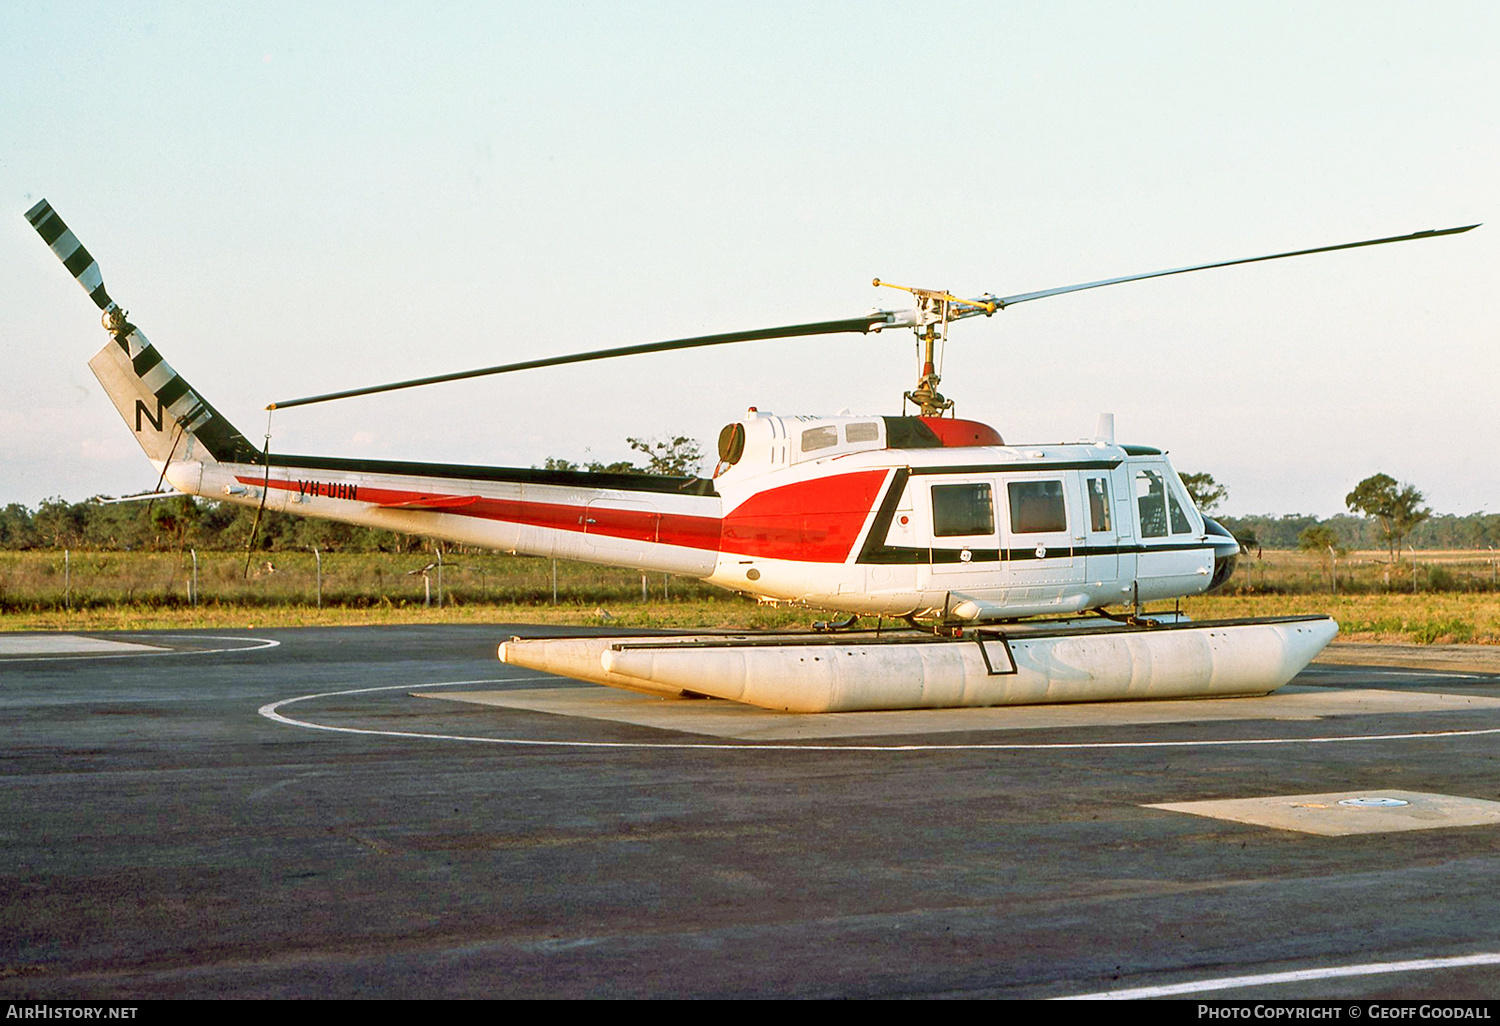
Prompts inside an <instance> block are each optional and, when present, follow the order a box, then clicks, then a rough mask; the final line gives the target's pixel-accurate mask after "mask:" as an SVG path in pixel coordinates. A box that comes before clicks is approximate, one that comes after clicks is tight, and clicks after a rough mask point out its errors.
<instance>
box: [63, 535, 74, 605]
mask: <svg viewBox="0 0 1500 1026" xmlns="http://www.w3.org/2000/svg"><path fill="white" fill-rule="evenodd" d="M63 605H64V606H66V607H67V609H68V610H69V611H70V612H71V611H72V609H73V555H72V553H71V552H69V551H68V550H67V549H63Z"/></svg>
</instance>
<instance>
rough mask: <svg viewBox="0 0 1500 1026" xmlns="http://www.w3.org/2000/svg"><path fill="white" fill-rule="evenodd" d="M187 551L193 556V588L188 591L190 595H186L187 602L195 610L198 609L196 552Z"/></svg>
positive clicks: (193, 550) (195, 550)
mask: <svg viewBox="0 0 1500 1026" xmlns="http://www.w3.org/2000/svg"><path fill="white" fill-rule="evenodd" d="M188 551H189V552H191V553H192V554H193V586H192V588H191V589H189V590H190V592H191V594H189V595H188V600H189V601H190V602H191V603H192V605H193V608H194V609H196V608H198V550H197V549H188Z"/></svg>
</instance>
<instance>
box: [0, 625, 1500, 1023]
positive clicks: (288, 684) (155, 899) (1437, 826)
mask: <svg viewBox="0 0 1500 1026" xmlns="http://www.w3.org/2000/svg"><path fill="white" fill-rule="evenodd" d="M529 630H531V631H532V632H534V633H546V631H545V629H535V628H532V629H529ZM514 632H515V630H514V629H512V628H506V627H500V626H495V627H476V626H452V627H391V628H338V629H302V630H268V631H254V630H252V631H220V632H181V631H179V632H172V633H149V632H141V633H133V634H91V635H89V636H88V638H85V639H81V640H79V641H76V642H73V641H69V640H67V639H65V638H59V637H58V636H49V637H47V638H45V639H43V641H45V642H46V643H43V644H35V645H32V644H31V642H30V639H34V638H36V637H37V636H29V637H27V636H16V635H10V636H4V635H0V737H3V744H0V925H3V929H0V997H5V998H12V999H63V998H84V997H89V998H101V999H105V998H117V999H131V998H134V999H149V998H173V997H188V998H216V997H336V998H352V997H487V998H524V997H688V996H692V997H731V998H732V997H749V996H760V997H809V998H817V997H1026V998H1040V997H1066V996H1077V995H1098V994H1101V993H1109V992H1125V994H1126V996H1160V995H1168V996H1172V995H1176V996H1190V997H1195V998H1215V999H1223V998H1247V999H1260V1000H1265V999H1279V998H1334V997H1337V998H1349V997H1358V998H1422V999H1432V998H1470V997H1493V996H1496V995H1500V892H1497V888H1496V887H1495V886H1494V881H1495V880H1496V879H1497V876H1500V844H1497V842H1500V764H1497V761H1496V757H1497V752H1500V676H1497V675H1495V674H1488V673H1477V672H1459V671H1456V670H1452V669H1429V670H1414V669H1397V668H1389V667H1385V668H1376V667H1361V666H1334V665H1314V666H1313V667H1311V668H1310V669H1309V670H1308V671H1307V672H1306V673H1304V674H1303V675H1302V676H1301V677H1299V678H1298V679H1297V681H1295V682H1294V686H1293V687H1292V688H1290V689H1288V690H1287V691H1286V692H1284V693H1282V694H1279V695H1277V696H1273V697H1272V698H1270V699H1264V700H1262V699H1227V700H1221V701H1217V702H1192V703H1117V704H1114V705H1111V706H1089V707H1070V708H1068V709H1066V710H1058V709H1055V708H1054V709H1053V710H1051V711H1050V712H1049V711H1041V712H1038V711H1035V710H1023V711H1013V712H1007V711H1006V710H971V711H968V713H967V714H966V713H964V712H962V711H960V712H947V713H942V714H940V715H933V714H930V713H926V714H924V713H877V714H857V715H858V716H859V717H863V719H860V720H850V719H848V718H847V714H846V716H845V717H842V718H841V717H833V718H828V717H803V718H797V717H791V718H788V717H786V716H778V715H777V714H774V713H767V712H763V711H760V710H751V709H742V708H736V707H732V706H728V705H727V704H726V703H721V702H715V701H702V702H663V701H659V700H656V699H650V698H646V697H643V696H635V695H630V694H628V693H616V692H613V691H608V690H606V689H600V688H596V687H593V686H591V685H583V684H574V683H570V682H565V681H561V680H558V679H556V678H544V677H542V676H540V675H538V674H536V673H534V672H531V671H522V670H519V669H517V668H514V667H507V666H504V665H502V664H500V663H499V662H498V661H497V660H496V659H495V646H496V644H497V643H498V642H499V641H501V640H503V639H504V638H505V637H507V636H509V635H510V634H511V633H514ZM28 646H30V647H28ZM455 695H457V696H459V697H454V696H455ZM445 696H446V697H445ZM851 723H854V724H855V725H854V726H852V727H851V726H850V724H851ZM1198 803H1206V804H1198ZM1341 803H1342V804H1341ZM1164 806H1165V807H1164ZM1289 974H1297V975H1295V976H1292V975H1289ZM1247 977H1248V978H1249V979H1248V980H1247V979H1244V978H1247ZM1236 981H1238V982H1236Z"/></svg>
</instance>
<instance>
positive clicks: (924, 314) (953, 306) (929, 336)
mask: <svg viewBox="0 0 1500 1026" xmlns="http://www.w3.org/2000/svg"><path fill="white" fill-rule="evenodd" d="M873 284H874V285H875V287H876V288H879V287H880V286H882V285H884V286H885V287H886V288H892V289H900V290H901V291H902V292H909V293H911V295H912V298H914V299H915V300H916V303H917V309H916V319H915V322H914V323H913V324H912V326H911V330H912V332H913V333H914V334H915V335H916V336H917V341H918V342H920V343H921V345H922V367H921V370H920V371H919V372H918V374H917V387H916V388H914V389H912V390H911V391H910V392H903V393H902V395H903V397H904V398H906V399H908V400H910V401H911V402H912V404H913V405H915V406H916V407H917V409H918V410H920V411H921V414H922V416H924V417H941V416H942V415H943V414H945V413H947V412H949V411H950V410H952V409H953V400H952V399H947V398H944V396H943V394H942V393H941V392H939V391H938V390H937V387H938V382H939V381H941V380H942V376H941V375H939V374H938V371H937V352H936V351H937V343H938V342H939V341H940V340H941V341H943V342H947V341H948V322H949V321H955V320H958V319H959V318H961V317H972V316H974V315H975V314H981V313H982V314H984V315H985V316H986V317H988V316H989V315H990V314H992V313H994V312H995V311H996V310H998V309H1000V306H1001V304H1000V301H999V300H997V299H995V298H994V297H991V296H986V297H984V298H983V299H960V298H959V297H958V296H955V295H953V294H952V293H951V292H948V291H946V290H944V289H919V288H912V287H910V286H907V285H895V284H893V283H891V282H888V281H881V280H880V279H879V278H876V279H875V281H874V282H873Z"/></svg>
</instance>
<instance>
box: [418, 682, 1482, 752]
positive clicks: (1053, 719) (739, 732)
mask: <svg viewBox="0 0 1500 1026" xmlns="http://www.w3.org/2000/svg"><path fill="white" fill-rule="evenodd" d="M412 694H413V695H414V696H420V697H422V698H440V699H444V700H446V701H450V702H472V703H475V704H478V705H489V706H499V707H503V708H507V709H524V710H527V711H530V712H544V713H552V714H554V715H558V716H574V717H582V718H585V719H595V720H612V721H614V722H617V723H631V724H634V725H636V726H640V727H654V728H656V729H659V730H676V731H685V732H688V733H692V734H707V735H710V736H713V737H727V738H737V739H740V740H744V741H786V740H794V739H813V738H833V737H882V736H883V737H889V736H893V735H903V734H936V733H954V732H970V731H994V730H1053V729H1058V728H1069V727H1122V726H1146V725H1153V724H1170V723H1225V722H1242V721H1248V720H1262V721H1275V720H1303V721H1306V720H1320V719H1324V718H1328V717H1335V716H1368V715H1385V714H1401V713H1432V712H1477V711H1481V710H1495V709H1500V698H1490V697H1486V696H1483V695H1468V694H1440V693H1436V692H1424V691H1385V690H1380V689H1375V688H1368V689H1350V688H1319V687H1303V686H1296V685H1294V686H1291V687H1285V688H1282V689H1281V690H1280V691H1277V692H1276V693H1275V694H1272V695H1266V696H1264V697H1261V698H1205V699H1179V700H1175V701H1163V702H1078V703H1073V704H1069V705H1020V706H1016V705H1012V706H1000V707H992V708H983V709H913V710H905V711H900V712H844V713H778V712H771V711H768V710H765V709H758V708H755V707H754V706H748V705H740V704H738V703H735V702H724V701H719V700H717V699H697V700H667V699H660V698H653V697H650V696H647V695H639V694H636V693H634V692H630V691H618V690H613V689H610V688H603V687H579V686H566V687H551V688H526V689H512V690H493V691H443V692H423V691H414V692H412Z"/></svg>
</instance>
